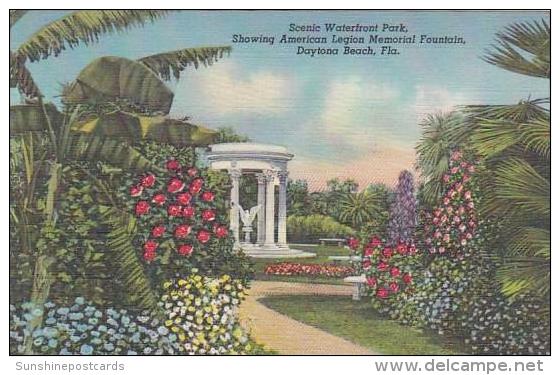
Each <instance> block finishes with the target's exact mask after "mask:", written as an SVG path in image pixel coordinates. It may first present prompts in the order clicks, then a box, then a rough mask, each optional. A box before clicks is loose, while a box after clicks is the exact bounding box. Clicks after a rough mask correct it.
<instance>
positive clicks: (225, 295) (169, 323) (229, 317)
mask: <svg viewBox="0 0 560 375" xmlns="http://www.w3.org/2000/svg"><path fill="white" fill-rule="evenodd" d="M164 288H165V293H164V295H163V296H162V298H161V300H162V302H163V303H164V307H165V311H166V319H165V321H164V325H165V327H167V328H169V329H170V330H171V332H173V333H175V334H177V337H178V342H179V343H180V346H179V351H180V352H184V353H189V354H240V353H244V352H245V351H247V350H250V347H247V344H248V338H247V335H246V334H245V332H244V331H243V330H242V329H241V326H240V325H239V322H238V321H237V315H236V311H237V306H238V305H239V303H240V302H241V301H242V300H243V299H244V297H245V293H244V286H243V285H242V284H241V283H240V282H239V281H235V280H232V279H231V278H230V277H229V276H228V275H224V276H222V277H220V278H218V279H209V278H207V277H203V276H201V275H198V274H196V273H194V274H191V275H190V276H188V277H186V278H180V279H178V280H176V281H172V282H166V283H165V284H164Z"/></svg>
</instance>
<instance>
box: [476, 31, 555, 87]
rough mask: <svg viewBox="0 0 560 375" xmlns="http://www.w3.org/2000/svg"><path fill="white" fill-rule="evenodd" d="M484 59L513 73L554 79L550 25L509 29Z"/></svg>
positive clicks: (498, 36)
mask: <svg viewBox="0 0 560 375" xmlns="http://www.w3.org/2000/svg"><path fill="white" fill-rule="evenodd" d="M527 55H529V56H527ZM484 60H485V61H487V62H489V63H490V64H493V65H496V66H498V67H500V68H503V69H506V70H509V71H511V72H515V73H519V74H523V75H528V76H531V77H541V78H550V25H549V24H548V23H547V22H546V21H544V20H541V22H538V21H534V22H523V23H514V24H513V25H510V26H508V27H506V28H505V29H504V31H502V32H499V33H498V34H497V45H495V46H493V49H492V50H491V51H487V53H486V56H484Z"/></svg>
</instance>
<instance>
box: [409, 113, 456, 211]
mask: <svg viewBox="0 0 560 375" xmlns="http://www.w3.org/2000/svg"><path fill="white" fill-rule="evenodd" d="M462 123H463V116H462V115H461V114H460V113H459V112H448V113H437V114H433V115H432V114H430V115H428V116H427V117H426V118H425V119H424V120H422V122H421V123H420V126H421V128H422V135H421V137H420V141H419V142H418V144H417V146H416V155H417V160H416V168H417V169H418V170H419V171H420V177H421V181H422V185H421V187H422V189H421V191H420V192H419V194H420V195H421V197H422V202H421V204H423V205H425V206H428V207H431V206H434V205H436V204H437V202H438V201H439V198H440V197H441V195H442V194H443V190H444V184H443V179H442V177H443V175H444V174H445V172H446V171H447V167H448V166H449V157H450V156H451V151H452V150H453V149H455V148H457V147H458V141H457V140H456V139H453V137H452V136H451V135H450V134H449V130H450V129H457V128H460V127H461V125H462ZM460 146H461V147H463V148H464V147H466V145H465V144H462V145H460Z"/></svg>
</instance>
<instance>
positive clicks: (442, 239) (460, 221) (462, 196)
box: [423, 151, 478, 256]
mask: <svg viewBox="0 0 560 375" xmlns="http://www.w3.org/2000/svg"><path fill="white" fill-rule="evenodd" d="M475 169H476V168H475V165H474V164H472V163H470V162H468V161H467V160H465V158H464V156H463V154H462V152H460V151H455V152H453V154H452V155H451V158H450V163H449V170H448V172H447V173H446V174H445V175H444V176H443V181H444V182H445V186H446V190H445V195H444V197H443V198H442V200H441V204H440V205H439V206H438V207H436V208H434V209H433V210H432V211H431V212H424V213H423V223H424V232H425V235H426V236H425V244H426V248H427V250H428V252H429V253H431V254H448V255H452V256H457V255H458V256H460V255H461V254H463V253H464V250H465V248H466V246H467V245H468V244H469V242H470V241H471V240H472V239H473V238H474V237H475V235H476V229H477V226H478V220H477V215H476V211H475V207H476V203H475V191H474V189H475V187H474V185H473V183H472V181H471V178H472V174H473V173H474V172H475Z"/></svg>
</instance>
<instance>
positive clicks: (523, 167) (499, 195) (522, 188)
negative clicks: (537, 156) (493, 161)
mask: <svg viewBox="0 0 560 375" xmlns="http://www.w3.org/2000/svg"><path fill="white" fill-rule="evenodd" d="M494 173H495V177H494V181H493V184H492V185H493V190H494V191H493V197H491V198H490V199H487V201H486V202H485V203H484V205H485V207H484V209H485V210H488V209H490V210H491V211H493V212H512V211H515V213H516V214H517V215H525V216H527V217H534V216H535V215H542V216H543V217H545V218H546V217H550V181H549V180H548V179H547V178H545V177H543V176H542V175H541V174H539V173H538V172H537V171H536V170H535V168H533V166H531V165H530V164H529V163H528V162H527V161H525V160H523V159H519V158H511V159H508V160H505V161H502V162H500V163H499V164H498V165H497V167H496V169H495V171H494Z"/></svg>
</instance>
